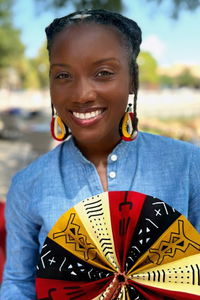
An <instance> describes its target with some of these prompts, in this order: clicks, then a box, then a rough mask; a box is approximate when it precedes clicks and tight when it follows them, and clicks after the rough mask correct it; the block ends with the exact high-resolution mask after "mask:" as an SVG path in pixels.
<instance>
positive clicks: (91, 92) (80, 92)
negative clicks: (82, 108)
mask: <svg viewBox="0 0 200 300" xmlns="http://www.w3.org/2000/svg"><path fill="white" fill-rule="evenodd" d="M73 88H74V89H73V93H72V95H71V96H72V97H71V100H72V101H73V102H79V103H86V102H89V101H94V100H95V99H96V97H97V93H96V91H95V86H94V84H93V82H92V80H91V79H90V78H80V79H77V80H76V82H75V83H74V87H73Z"/></svg>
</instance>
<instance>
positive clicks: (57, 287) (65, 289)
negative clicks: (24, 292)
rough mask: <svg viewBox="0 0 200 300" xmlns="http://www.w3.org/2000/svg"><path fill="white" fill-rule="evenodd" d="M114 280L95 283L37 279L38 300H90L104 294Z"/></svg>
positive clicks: (108, 279)
mask: <svg viewBox="0 0 200 300" xmlns="http://www.w3.org/2000/svg"><path fill="white" fill-rule="evenodd" d="M112 279H113V278H106V279H102V280H98V281H96V282H95V281H93V282H88V283H85V282H80V281H77V282H76V281H67V280H54V279H44V278H36V290H37V291H38V292H37V299H40V300H42V299H45V300H47V299H49V300H58V299H60V300H61V299H62V300H71V299H75V298H76V299H79V300H89V299H92V298H95V297H96V296H98V295H99V294H100V293H102V292H103V291H104V290H105V289H106V288H107V286H108V285H109V284H110V282H111V281H112Z"/></svg>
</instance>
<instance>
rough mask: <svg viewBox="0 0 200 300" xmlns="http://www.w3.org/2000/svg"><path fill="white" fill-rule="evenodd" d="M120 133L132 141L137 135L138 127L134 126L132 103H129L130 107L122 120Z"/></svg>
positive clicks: (124, 138)
mask: <svg viewBox="0 0 200 300" xmlns="http://www.w3.org/2000/svg"><path fill="white" fill-rule="evenodd" d="M119 134H120V136H121V137H122V139H123V140H124V141H132V140H134V139H135V138H136V137H137V129H134V126H133V109H132V104H131V103H130V104H129V105H128V108H127V110H126V112H125V114H124V116H123V117H122V119H121V121H120V124H119Z"/></svg>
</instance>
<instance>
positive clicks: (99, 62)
mask: <svg viewBox="0 0 200 300" xmlns="http://www.w3.org/2000/svg"><path fill="white" fill-rule="evenodd" d="M110 60H114V61H116V62H118V63H119V64H120V61H119V59H117V58H115V57H108V58H102V59H99V60H97V61H95V62H94V63H93V64H94V65H98V64H101V63H103V62H106V61H110Z"/></svg>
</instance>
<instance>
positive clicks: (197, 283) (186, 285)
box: [130, 253, 200, 299]
mask: <svg viewBox="0 0 200 300" xmlns="http://www.w3.org/2000/svg"><path fill="white" fill-rule="evenodd" d="M130 277H131V279H132V280H133V281H134V282H135V283H140V284H143V286H146V287H147V286H148V288H151V287H154V288H160V287H161V288H165V289H168V290H169V291H173V293H174V295H175V293H176V292H182V293H188V292H190V293H191V294H193V295H200V253H199V254H196V255H192V256H189V257H184V258H182V259H180V260H177V261H175V262H174V261H173V262H170V263H167V264H164V265H160V266H156V267H154V268H151V269H146V270H145V271H141V272H138V271H137V272H136V273H135V274H133V275H132V276H130ZM174 299H176V298H174ZM186 299H193V298H192V296H191V295H190V296H188V298H186ZM195 299H200V296H199V297H197V298H195Z"/></svg>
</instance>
